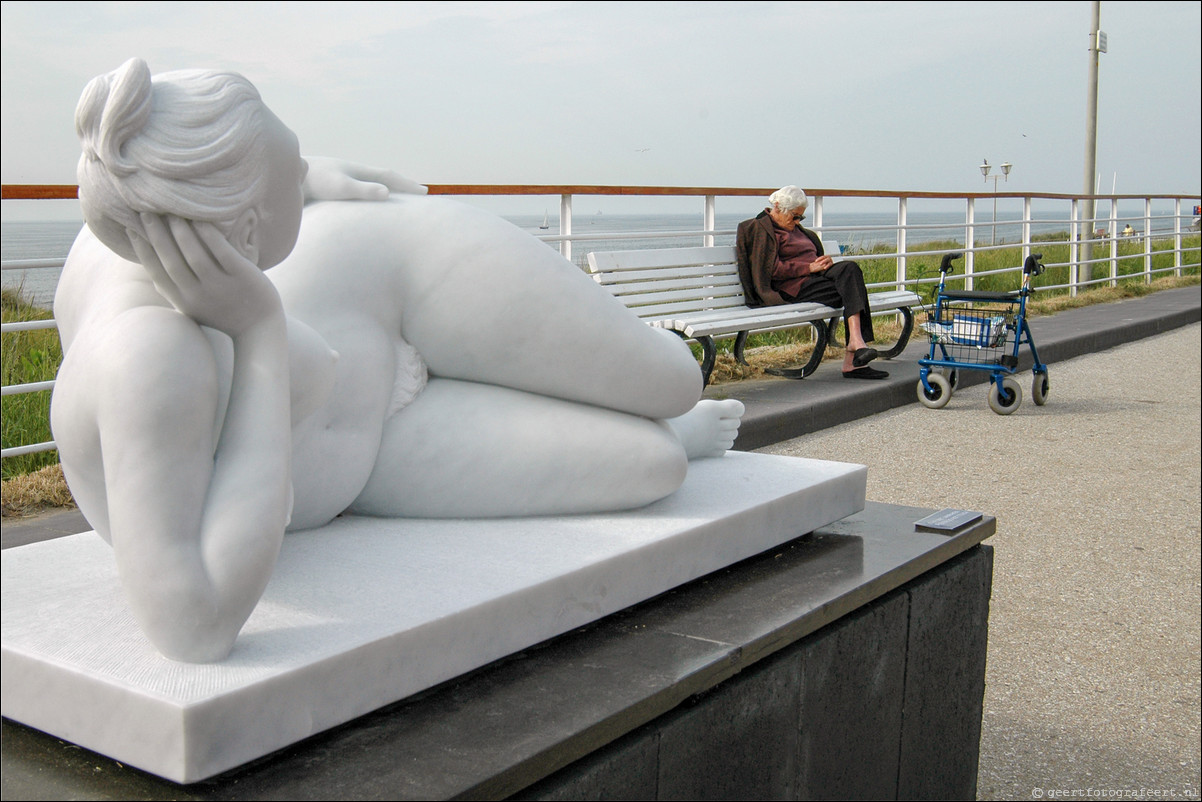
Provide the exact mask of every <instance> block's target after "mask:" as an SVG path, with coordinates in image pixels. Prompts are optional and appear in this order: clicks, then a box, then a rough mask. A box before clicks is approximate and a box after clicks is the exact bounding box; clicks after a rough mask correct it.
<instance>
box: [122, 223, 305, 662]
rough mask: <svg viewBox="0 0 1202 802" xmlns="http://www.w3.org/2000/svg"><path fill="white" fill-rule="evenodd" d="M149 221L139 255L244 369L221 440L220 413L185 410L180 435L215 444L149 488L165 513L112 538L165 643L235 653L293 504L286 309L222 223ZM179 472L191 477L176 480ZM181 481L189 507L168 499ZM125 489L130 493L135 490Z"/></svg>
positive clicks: (185, 651) (168, 398)
mask: <svg viewBox="0 0 1202 802" xmlns="http://www.w3.org/2000/svg"><path fill="white" fill-rule="evenodd" d="M143 225H144V227H145V231H146V239H145V240H143V239H141V238H140V237H137V236H136V235H135V236H132V237H131V239H132V241H133V243H134V249H135V251H136V253H137V254H138V257H139V261H140V262H141V263H142V265H143V267H144V268H146V270H147V272H148V273H149V275H150V276H151V278H152V280H153V281H154V283H155V286H156V288H157V289H158V290H159V292H160V293H162V294H163V295H164V297H166V298H168V299H169V300H170V301H171V302H172V304H173V305H175V307H176V309H178V310H179V311H180V312H182V313H184V314H185V315H187V316H188V317H190V318H192V319H193V320H194V321H196V322H197V323H200V324H201V325H205V326H209V327H212V328H214V329H217V330H219V331H222V332H224V333H226V334H227V335H229V337H230V339H231V341H232V343H233V355H234V360H233V375H232V379H231V385H230V396H229V402H228V406H227V408H226V412H225V417H224V421H223V422H217V423H216V425H219V426H220V434H219V436H218V439H217V442H216V446H215V448H212V434H211V432H212V427H213V426H214V422H212V421H208V422H206V421H205V420H204V419H203V414H196V415H191V417H189V415H188V414H181V415H180V416H179V417H180V419H181V420H187V421H190V425H191V426H192V427H193V428H194V429H195V431H194V432H192V433H190V434H184V435H181V434H180V433H176V432H172V433H170V434H169V436H168V440H169V442H170V443H171V445H172V446H173V447H176V448H181V449H183V448H185V447H186V444H187V443H188V442H190V441H194V442H195V443H196V445H197V446H198V447H199V448H200V449H204V448H205V444H206V443H208V444H209V447H210V448H212V451H211V452H210V453H208V454H200V455H198V456H197V457H192V456H191V455H189V454H187V453H186V451H185V452H184V453H183V454H182V455H181V458H180V462H181V464H182V468H183V469H182V470H181V472H180V474H179V475H178V476H177V475H168V476H165V477H158V478H157V482H158V484H159V485H160V486H161V487H162V488H163V492H164V494H165V495H166V496H168V498H150V499H142V500H141V501H142V502H143V503H148V504H150V505H151V506H155V507H156V510H157V511H156V512H154V513H153V515H152V517H151V518H150V521H151V522H152V523H153V524H154V525H153V526H151V527H149V528H148V529H147V530H146V531H138V532H130V533H128V534H126V535H125V536H122V535H121V533H118V532H117V531H115V529H114V533H113V547H114V550H115V552H116V553H117V559H118V566H119V569H120V571H121V574H122V577H123V581H125V583H126V587H127V591H128V592H129V595H130V597H131V600H132V602H133V609H134V612H135V615H137V617H138V620H139V624H141V625H142V627H143V629H144V631H145V632H146V633H147V635H148V636H149V637H150V639H151V640H152V641H153V642H154V643H155V645H156V646H157V647H158V648H159V649H160V650H161V651H162V652H164V653H165V654H167V655H168V656H170V657H174V658H176V659H183V660H188V661H208V660H215V659H220V658H222V657H224V656H225V655H226V654H228V652H229V650H230V648H232V646H233V643H234V639H235V638H236V637H237V634H238V631H239V630H240V629H241V627H242V624H243V623H245V621H246V619H247V618H248V617H249V615H250V613H251V611H253V609H254V607H255V605H256V604H257V602H258V599H259V597H260V595H261V594H262V592H263V589H264V587H265V586H266V584H267V581H268V579H269V578H270V576H271V571H272V569H273V567H274V565H275V561H276V558H277V556H278V553H279V548H280V544H281V542H282V539H283V533H284V527H285V526H286V525H287V521H288V516H289V513H290V510H291V495H290V494H291V477H290V464H291V427H290V420H289V377H288V339H287V333H286V326H285V317H284V312H283V308H282V306H281V304H280V299H279V295H278V294H277V293H276V291H275V288H274V286H272V284H271V283H270V282H269V281H268V280H267V278H266V276H264V275H263V273H262V272H261V271H260V270H259V269H258V267H257V266H255V265H254V264H252V263H251V262H249V261H247V260H246V259H244V258H243V257H242V256H241V255H240V254H239V253H238V252H237V251H236V250H235V249H234V248H233V246H231V245H230V244H229V243H228V242H227V241H226V240H225V239H224V237H222V236H221V234H220V233H219V232H218V231H217V230H216V229H215V228H214V227H212V226H210V225H208V224H202V223H189V222H187V221H184V220H179V219H174V218H173V219H170V220H169V221H165V220H164V219H162V218H159V217H157V216H153V215H144V217H143ZM181 323H182V322H181ZM186 370H187V366H186V365H185V366H181V368H180V369H179V372H180V373H184V372H186ZM184 381H185V382H186V381H187V379H186V378H185V379H184ZM173 391H174V392H173ZM157 395H158V398H159V399H160V401H161V402H169V403H175V404H177V405H179V406H181V407H185V406H186V407H187V411H188V412H189V413H190V412H191V411H192V410H193V409H199V410H201V411H203V409H204V408H206V407H205V405H204V404H195V405H193V404H191V400H190V399H188V398H182V399H181V398H179V396H180V395H183V392H181V391H180V390H176V389H175V388H163V390H162V391H161V392H159V393H158V394H157ZM206 426H208V427H209V428H208V430H207V431H206V430H205V427H206ZM102 436H103V433H102ZM148 447H149V448H153V447H154V443H150V444H149V445H148ZM156 459H159V460H161V459H163V458H161V457H157V458H156ZM197 465H199V466H201V467H200V468H199V469H197V468H196V466H197ZM204 466H211V467H209V471H210V475H209V476H208V482H207V487H203V488H198V487H193V486H191V485H194V484H203V483H204V480H203V476H201V475H199V474H202V473H203V471H204V470H205V468H204ZM128 470H130V472H131V473H132V475H133V476H134V477H135V482H134V484H135V486H147V485H151V486H153V484H154V483H155V482H156V477H153V476H146V475H145V469H143V468H141V467H134V468H129V469H128ZM107 471H108V460H107V458H106V473H107ZM138 471H143V473H139V472H138ZM176 481H181V482H183V483H184V484H185V485H189V486H186V487H181V488H175V487H174V484H173V483H174V482H176ZM176 491H178V493H177V494H178V495H179V497H180V502H181V503H180V504H179V509H180V510H182V512H176V511H175V510H174V509H173V508H172V506H171V504H170V503H169V502H170V496H171V494H172V493H175V492H176ZM111 495H112V494H111V493H110V496H111ZM122 498H124V501H125V502H131V499H130V498H129V494H126V495H125V496H123V497H122ZM117 500H118V501H121V499H117ZM138 501H139V500H138V499H136V498H135V499H132V503H137V502H138ZM198 505H199V506H198ZM197 506H198V509H199V512H198V514H197V513H196V510H197ZM189 510H192V512H189ZM115 512H116V511H114V513H115ZM172 516H175V519H174V520H173V518H172ZM114 517H115V516H114ZM131 572H136V573H131Z"/></svg>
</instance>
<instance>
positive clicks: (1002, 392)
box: [989, 376, 1023, 415]
mask: <svg viewBox="0 0 1202 802" xmlns="http://www.w3.org/2000/svg"><path fill="white" fill-rule="evenodd" d="M1022 402H1023V388H1022V387H1020V386H1019V384H1018V382H1016V381H1015V380H1014V379H1012V378H1010V377H1009V376H1007V377H1006V378H1004V379H1002V386H1001V387H998V385H997V384H996V383H994V382H990V384H989V408H990V409H992V410H993V411H994V412H996V413H997V414H999V415H1009V414H1010V413H1011V412H1013V411H1014V410H1016V409H1018V405H1019V404H1021V403H1022Z"/></svg>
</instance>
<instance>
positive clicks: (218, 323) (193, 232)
mask: <svg viewBox="0 0 1202 802" xmlns="http://www.w3.org/2000/svg"><path fill="white" fill-rule="evenodd" d="M141 218H142V228H143V230H144V231H145V235H146V236H145V238H143V237H142V236H140V235H139V234H137V233H136V232H133V231H130V232H129V238H130V242H131V243H132V244H133V248H134V252H135V253H136V254H137V255H138V261H139V262H140V263H141V264H142V266H143V267H144V268H145V269H146V272H147V273H148V274H149V275H150V279H151V281H153V282H154V286H155V289H157V290H158V291H159V294H160V295H162V296H163V297H164V298H166V299H167V300H168V301H170V302H171V305H172V306H174V307H175V308H176V309H178V310H179V311H180V312H182V313H183V314H185V315H187V316H188V317H190V318H192V319H193V320H195V321H196V322H197V323H199V324H201V325H203V326H208V327H210V328H214V329H217V330H218V331H221V332H224V333H226V334H228V335H230V336H231V337H237V336H238V335H239V334H241V333H243V332H244V331H246V330H247V329H249V328H251V327H253V326H254V325H256V324H257V323H259V322H261V321H265V320H269V319H272V318H274V317H276V316H279V319H280V320H281V321H282V320H283V311H284V310H283V306H282V304H281V303H280V296H279V294H278V293H277V292H276V289H275V287H274V285H272V283H271V282H270V281H269V280H268V279H267V276H265V275H263V271H261V270H260V269H259V267H258V266H257V265H255V264H254V263H253V262H251V261H250V260H248V259H247V258H246V257H244V256H243V255H242V254H240V253H239V252H238V251H237V250H236V249H235V248H234V246H233V245H231V244H230V243H229V241H228V240H226V238H225V237H224V236H223V235H222V234H221V232H220V231H218V230H217V228H216V227H214V226H213V225H212V224H211V223H204V222H196V221H189V220H184V219H182V218H179V217H172V216H166V217H164V216H160V215H156V214H146V213H144V214H142V216H141Z"/></svg>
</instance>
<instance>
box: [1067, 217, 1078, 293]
mask: <svg viewBox="0 0 1202 802" xmlns="http://www.w3.org/2000/svg"><path fill="white" fill-rule="evenodd" d="M1080 203H1081V199H1080V198H1073V205H1072V211H1071V212H1070V213H1069V221H1070V222H1069V229H1068V230H1069V234H1068V294H1069V297H1075V296H1076V295H1077V284H1078V282H1079V281H1080V280H1081V262H1080V261H1079V260H1080V258H1081V242H1080V240H1081V221H1080V216H1081V210H1080Z"/></svg>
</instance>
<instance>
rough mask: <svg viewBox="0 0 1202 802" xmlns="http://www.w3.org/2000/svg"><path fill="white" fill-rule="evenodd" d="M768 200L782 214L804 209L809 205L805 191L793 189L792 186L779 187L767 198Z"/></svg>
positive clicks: (798, 188) (797, 188)
mask: <svg viewBox="0 0 1202 802" xmlns="http://www.w3.org/2000/svg"><path fill="white" fill-rule="evenodd" d="M768 200H769V201H770V202H771V203H772V205H773V206H775V207H776V208H777V209H779V210H780V211H782V212H791V211H793V210H794V209H804V208H806V207H807V206H809V205H810V199H809V198H807V197H806V194H805V191H804V190H802V188H801V187H795V186H793V185H792V184H790V185H789V186H787V187H781V188H780V189H778V190H777V191H776V192H773V193H772V194H771V195H769V196H768Z"/></svg>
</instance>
